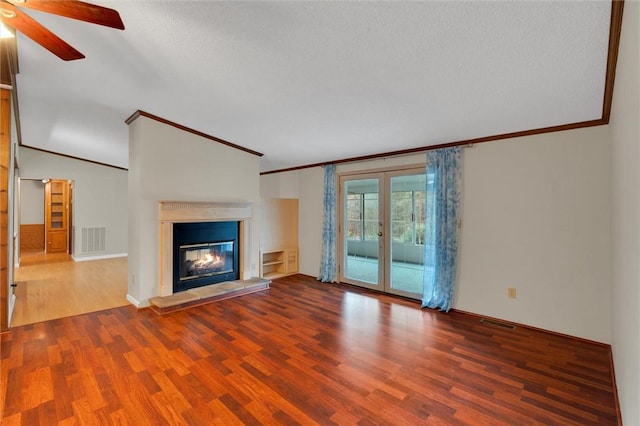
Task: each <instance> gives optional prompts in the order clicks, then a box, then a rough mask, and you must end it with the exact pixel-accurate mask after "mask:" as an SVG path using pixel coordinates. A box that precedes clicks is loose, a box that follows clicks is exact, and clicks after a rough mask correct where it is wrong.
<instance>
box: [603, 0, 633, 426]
mask: <svg viewBox="0 0 640 426" xmlns="http://www.w3.org/2000/svg"><path fill="white" fill-rule="evenodd" d="M639 22H640V7H639V3H638V2H635V1H634V2H631V1H627V2H625V6H624V16H623V21H622V35H621V40H620V52H619V56H618V66H617V73H616V74H617V75H616V81H615V87H614V94H613V108H612V114H611V123H610V127H611V172H612V178H611V180H612V197H611V205H612V221H611V224H612V301H613V343H612V351H613V359H614V366H615V371H616V383H617V385H618V396H619V399H620V410H621V412H622V418H623V422H624V424H625V425H640V260H639V259H640V124H639V122H640V86H639V82H638V80H639V79H640V69H639V68H640V67H639V65H638V64H639V62H640V56H639V53H638V50H639V49H638V40H640V33H639V30H638V28H639V27H640V24H639Z"/></svg>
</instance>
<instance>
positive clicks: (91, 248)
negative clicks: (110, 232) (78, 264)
mask: <svg viewBox="0 0 640 426" xmlns="http://www.w3.org/2000/svg"><path fill="white" fill-rule="evenodd" d="M80 232H81V237H80V239H81V243H80V252H81V253H100V252H103V251H106V250H107V243H106V234H107V228H106V227H104V226H100V227H94V228H81V230H80Z"/></svg>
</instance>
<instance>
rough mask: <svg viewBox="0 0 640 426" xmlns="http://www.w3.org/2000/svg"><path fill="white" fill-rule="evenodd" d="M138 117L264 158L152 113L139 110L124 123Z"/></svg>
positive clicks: (256, 152) (255, 152)
mask: <svg viewBox="0 0 640 426" xmlns="http://www.w3.org/2000/svg"><path fill="white" fill-rule="evenodd" d="M138 117H147V118H150V119H151V120H155V121H157V122H159V123H163V124H166V125H168V126H171V127H175V128H176V129H180V130H182V131H184V132H187V133H191V134H194V135H196V136H200V137H202V138H205V139H209V140H212V141H214V142H218V143H221V144H223V145H226V146H229V147H231V148H235V149H239V150H240V151H244V152H248V153H249V154H253V155H256V156H258V157H262V156H263V155H264V154H262V153H261V152H258V151H253V150H251V149H249V148H245V147H243V146H240V145H236V144H234V143H232V142H229V141H226V140H224V139H220V138H217V137H215V136H211V135H208V134H206V133H202V132H200V131H198V130H195V129H192V128H190V127H186V126H183V125H182V124H178V123H175V122H173V121H169V120H167V119H165V118H162V117H158V116H157V115H153V114H150V113H148V112H145V111H142V110H137V111H136V112H134V113H133V114H131V116H130V117H129V118H127V119H126V120H125V121H124V122H125V123H127V124H131V123H133V122H134V121H135V120H136V119H137V118H138Z"/></svg>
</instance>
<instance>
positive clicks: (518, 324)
mask: <svg viewBox="0 0 640 426" xmlns="http://www.w3.org/2000/svg"><path fill="white" fill-rule="evenodd" d="M451 311H452V312H458V313H460V314H464V315H468V316H471V317H475V318H478V319H482V318H484V319H487V320H491V321H496V322H501V323H504V324H508V325H512V326H515V327H522V328H526V329H529V330H535V331H539V332H541V333H547V334H552V335H554V336H559V337H563V338H566V339H571V340H576V341H579V342H585V343H589V344H591V345H598V346H603V347H607V348H611V345H609V344H607V343H602V342H596V341H595V340H590V339H584V338H582V337H576V336H572V335H570V334H564V333H559V332H557V331H552V330H547V329H544V328H538V327H534V326H531V325H526V324H522V323H519V322H513V321H507V320H504V319H502V318H495V317H489V316H486V315H480V314H474V313H473V312H467V311H463V310H460V309H451Z"/></svg>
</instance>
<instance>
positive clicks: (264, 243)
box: [260, 198, 298, 279]
mask: <svg viewBox="0 0 640 426" xmlns="http://www.w3.org/2000/svg"><path fill="white" fill-rule="evenodd" d="M261 213H262V215H261V219H262V222H261V233H260V276H261V277H263V278H269V279H275V278H279V277H282V276H285V275H290V274H295V273H297V272H298V200H297V199H293V198H271V199H268V200H263V201H262V204H261Z"/></svg>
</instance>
